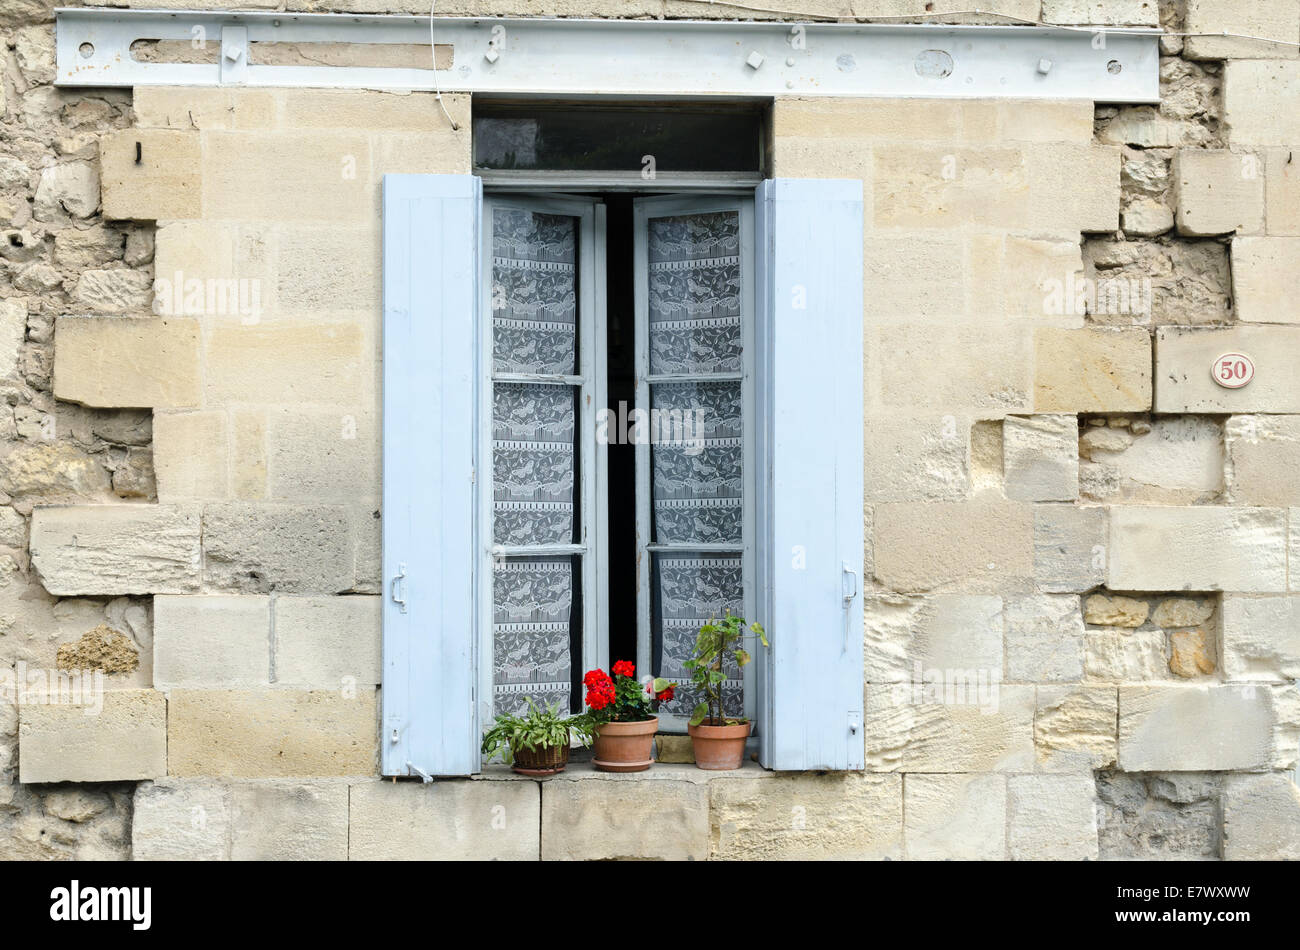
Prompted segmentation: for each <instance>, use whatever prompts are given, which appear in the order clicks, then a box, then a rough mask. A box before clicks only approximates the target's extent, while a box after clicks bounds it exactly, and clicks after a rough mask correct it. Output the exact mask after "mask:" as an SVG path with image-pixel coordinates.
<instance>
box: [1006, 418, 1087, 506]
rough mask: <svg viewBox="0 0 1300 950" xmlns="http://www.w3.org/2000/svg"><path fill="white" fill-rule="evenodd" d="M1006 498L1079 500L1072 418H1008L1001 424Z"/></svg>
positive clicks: (1076, 423)
mask: <svg viewBox="0 0 1300 950" xmlns="http://www.w3.org/2000/svg"><path fill="white" fill-rule="evenodd" d="M1002 447H1003V472H1004V474H1005V479H1006V494H1007V497H1008V498H1009V499H1011V500H1013V501H1073V500H1074V499H1075V498H1077V497H1078V496H1079V420H1078V418H1077V417H1075V416H1073V415H1041V416H1007V417H1006V419H1004V420H1003V421H1002Z"/></svg>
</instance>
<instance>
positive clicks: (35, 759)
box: [18, 689, 167, 784]
mask: <svg viewBox="0 0 1300 950" xmlns="http://www.w3.org/2000/svg"><path fill="white" fill-rule="evenodd" d="M101 697H102V701H103V708H102V709H100V710H99V712H98V713H95V712H94V709H95V706H96V703H94V702H91V703H90V704H89V705H73V704H71V703H63V704H58V705H55V704H51V705H39V704H34V703H31V702H26V703H23V704H22V705H20V706H19V707H18V775H19V781H21V782H23V783H25V784H26V783H32V782H42V783H43V782H128V781H136V780H139V779H147V778H157V777H158V776H160V775H165V774H166V772H167V700H166V699H165V698H164V697H163V694H162V693H159V692H155V691H154V690H151V689H115V690H105V691H103V693H102V694H101ZM84 698H86V697H83V699H84ZM91 699H92V700H93V699H94V697H91Z"/></svg>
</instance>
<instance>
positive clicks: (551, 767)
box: [510, 743, 569, 777]
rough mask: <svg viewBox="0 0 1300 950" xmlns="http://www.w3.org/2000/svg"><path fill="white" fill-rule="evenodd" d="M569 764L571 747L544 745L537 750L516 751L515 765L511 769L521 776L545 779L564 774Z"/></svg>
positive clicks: (566, 745)
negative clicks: (556, 774)
mask: <svg viewBox="0 0 1300 950" xmlns="http://www.w3.org/2000/svg"><path fill="white" fill-rule="evenodd" d="M568 764H569V746H568V744H567V743H566V744H565V745H544V746H538V747H537V748H536V749H531V750H530V749H516V750H515V763H514V765H512V766H510V768H511V769H513V770H514V771H516V772H518V773H519V774H520V775H533V776H537V777H544V776H547V775H554V774H555V773H556V772H563V771H564V767H565V766H566V765H568Z"/></svg>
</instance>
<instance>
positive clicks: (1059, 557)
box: [1034, 505, 1110, 593]
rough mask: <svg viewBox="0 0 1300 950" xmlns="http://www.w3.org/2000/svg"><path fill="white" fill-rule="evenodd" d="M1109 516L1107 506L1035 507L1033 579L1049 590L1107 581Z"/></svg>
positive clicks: (1080, 588)
mask: <svg viewBox="0 0 1300 950" xmlns="http://www.w3.org/2000/svg"><path fill="white" fill-rule="evenodd" d="M1109 526H1110V518H1109V516H1108V514H1107V512H1106V509H1105V508H1079V507H1076V506H1074V505H1035V506H1034V579H1035V580H1036V581H1037V582H1038V586H1039V588H1041V589H1042V590H1044V591H1049V592H1061V593H1065V592H1070V591H1085V590H1091V589H1092V588H1093V587H1096V586H1098V585H1099V584H1103V583H1105V581H1106V544H1107V538H1108V533H1109Z"/></svg>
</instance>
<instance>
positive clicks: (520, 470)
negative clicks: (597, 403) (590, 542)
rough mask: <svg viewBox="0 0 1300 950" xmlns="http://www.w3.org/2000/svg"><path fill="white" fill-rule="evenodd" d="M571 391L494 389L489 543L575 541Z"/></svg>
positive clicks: (521, 386)
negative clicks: (491, 516) (490, 533)
mask: <svg viewBox="0 0 1300 950" xmlns="http://www.w3.org/2000/svg"><path fill="white" fill-rule="evenodd" d="M575 393H576V390H575V389H574V387H572V386H549V385H544V384H535V383H496V384H494V386H493V393H492V497H493V504H492V513H493V519H492V541H493V543H494V544H570V543H573V542H574V541H575V537H576V533H577V518H576V517H575V513H576V512H575V498H576V494H575V492H574V483H575V479H574V471H575V462H576V453H575V446H574V436H575V428H576V427H575V424H574V420H575V418H576V415H575V399H576V396H575Z"/></svg>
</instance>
